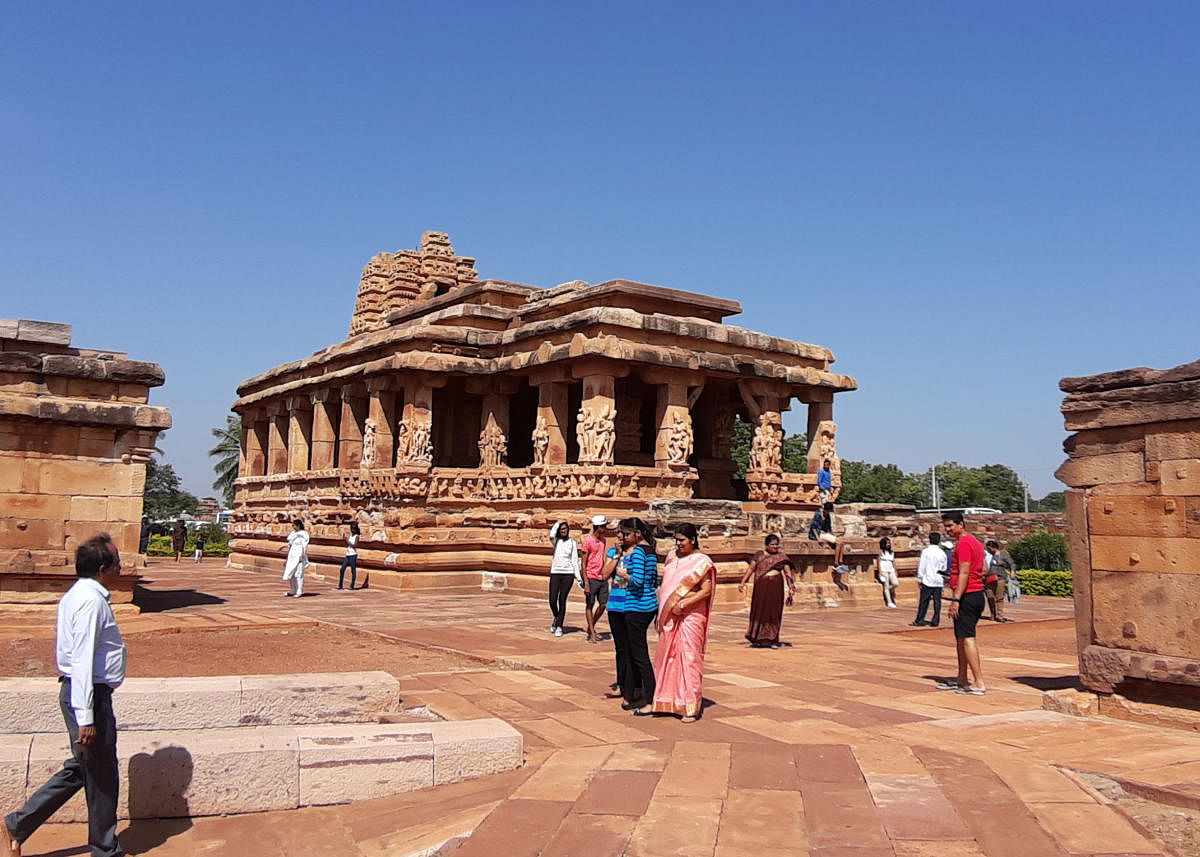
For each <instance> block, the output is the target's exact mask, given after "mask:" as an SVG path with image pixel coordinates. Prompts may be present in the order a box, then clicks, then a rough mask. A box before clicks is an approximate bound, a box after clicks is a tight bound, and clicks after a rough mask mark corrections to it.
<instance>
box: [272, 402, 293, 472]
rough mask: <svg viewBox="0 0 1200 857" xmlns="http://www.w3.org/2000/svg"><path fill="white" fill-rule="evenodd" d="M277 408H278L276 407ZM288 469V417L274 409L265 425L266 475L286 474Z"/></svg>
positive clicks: (283, 412)
mask: <svg viewBox="0 0 1200 857" xmlns="http://www.w3.org/2000/svg"><path fill="white" fill-rule="evenodd" d="M276 408H278V406H276ZM287 469H288V415H287V413H286V412H285V411H280V410H278V409H276V410H275V411H274V412H273V413H272V414H271V416H270V423H269V424H268V425H267V473H268V475H271V476H274V475H275V474H276V473H287Z"/></svg>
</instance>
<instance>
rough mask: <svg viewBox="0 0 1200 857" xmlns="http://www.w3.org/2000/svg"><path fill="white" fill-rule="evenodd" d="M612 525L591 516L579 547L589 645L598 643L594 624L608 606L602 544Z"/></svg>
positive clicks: (603, 544)
mask: <svg viewBox="0 0 1200 857" xmlns="http://www.w3.org/2000/svg"><path fill="white" fill-rule="evenodd" d="M611 526H612V525H611V524H610V523H609V520H608V518H606V517H604V516H603V515H592V531H591V532H590V533H588V534H587V536H585V537H584V539H583V543H582V544H581V545H580V546H579V556H580V558H581V559H582V560H583V595H584V598H585V599H586V600H587V603H586V604H585V605H584V608H583V617H584V619H586V620H587V639H588V642H589V643H598V642H599V641H600V635H599V634H597V633H596V623H597V622H599V621H600V617H601V616H603V615H604V608H605V607H607V606H608V581H607V580H605V578H604V551H605V549H606V548H607V545H606V544H605V542H604V537H605V531H606V530H608V529H609V528H610V527H611Z"/></svg>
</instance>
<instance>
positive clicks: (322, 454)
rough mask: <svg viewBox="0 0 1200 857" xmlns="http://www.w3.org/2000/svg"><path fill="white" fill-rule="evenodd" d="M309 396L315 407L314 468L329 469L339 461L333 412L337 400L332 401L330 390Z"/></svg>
mask: <svg viewBox="0 0 1200 857" xmlns="http://www.w3.org/2000/svg"><path fill="white" fill-rule="evenodd" d="M309 398H310V401H311V402H312V407H313V423H312V469H313V470H329V469H331V468H332V467H334V466H335V464H336V462H337V432H336V431H335V429H334V421H333V419H334V418H333V413H332V406H333V405H334V404H335V402H333V401H331V396H330V395H329V390H318V391H317V392H315V393H313V394H312V395H311V396H310V397H309ZM339 419H340V415H339Z"/></svg>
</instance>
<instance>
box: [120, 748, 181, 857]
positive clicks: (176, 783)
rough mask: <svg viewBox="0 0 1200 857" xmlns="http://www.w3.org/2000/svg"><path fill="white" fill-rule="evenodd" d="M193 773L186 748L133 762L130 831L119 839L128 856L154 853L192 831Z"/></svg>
mask: <svg viewBox="0 0 1200 857" xmlns="http://www.w3.org/2000/svg"><path fill="white" fill-rule="evenodd" d="M192 770H193V763H192V754H191V753H189V752H188V751H187V748H185V747H163V748H162V749H160V750H155V751H154V753H153V754H151V753H138V754H136V755H134V756H133V757H132V758H130V760H129V778H128V780H127V782H128V795H129V798H128V800H129V803H128V805H129V827H127V828H125V829H124V830H123V831H121V833H120V836H119V837H118V838H119V839H120V842H121V847H122V848H124V849H125V853H126V854H144V853H146V852H147V851H153V850H154V849H155V848H157V847H159V846H160V845H162V844H163V843H164V842H166V841H167V840H168V839H170V838H171V837H172V836H178V835H179V834H181V833H184V832H185V831H187V830H189V829H190V828H191V826H192V819H191V811H190V809H189V808H188V801H187V790H188V787H189V786H190V785H191V784H192Z"/></svg>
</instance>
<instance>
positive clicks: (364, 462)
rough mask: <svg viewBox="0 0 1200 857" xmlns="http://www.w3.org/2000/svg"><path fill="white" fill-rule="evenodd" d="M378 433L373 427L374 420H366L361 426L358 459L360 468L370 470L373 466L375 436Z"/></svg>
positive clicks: (374, 426)
mask: <svg viewBox="0 0 1200 857" xmlns="http://www.w3.org/2000/svg"><path fill="white" fill-rule="evenodd" d="M378 431H379V429H378V428H377V427H376V425H375V420H373V419H369V418H368V419H367V421H366V423H365V424H364V425H363V437H362V458H361V459H359V466H360V467H363V468H365V469H370V468H372V467H374V466H375V455H376V451H375V442H376V437H375V435H376V433H377V432H378Z"/></svg>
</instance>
